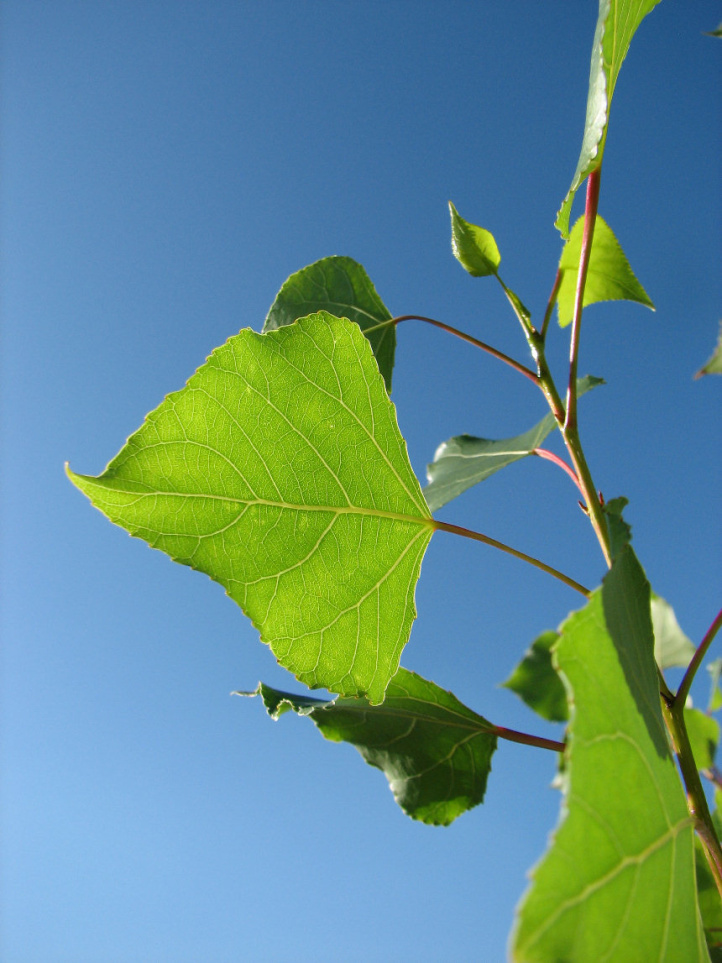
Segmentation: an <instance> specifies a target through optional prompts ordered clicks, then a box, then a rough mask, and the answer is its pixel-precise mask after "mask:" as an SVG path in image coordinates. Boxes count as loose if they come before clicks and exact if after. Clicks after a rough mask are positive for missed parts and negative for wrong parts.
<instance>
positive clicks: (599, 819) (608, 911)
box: [513, 546, 709, 963]
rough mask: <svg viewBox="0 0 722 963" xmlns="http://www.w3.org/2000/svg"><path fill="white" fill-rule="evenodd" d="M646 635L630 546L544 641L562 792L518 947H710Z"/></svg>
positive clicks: (684, 952)
mask: <svg viewBox="0 0 722 963" xmlns="http://www.w3.org/2000/svg"><path fill="white" fill-rule="evenodd" d="M653 647H654V639H653V636H652V624H651V618H650V592H649V584H648V583H647V580H646V579H645V577H644V573H643V571H642V569H641V567H640V565H639V562H638V561H637V559H636V557H635V555H634V553H633V551H632V549H631V546H628V547H626V548H624V549H622V551H621V552H620V554H619V555H618V556H617V558H616V559H615V561H614V563H613V566H612V569H611V571H610V573H609V574H608V575H607V577H606V578H605V580H604V584H603V587H602V589H601V590H597V591H596V592H595V593H594V594H593V595H592V597H591V599H590V601H589V603H588V604H587V605H586V606H585V608H584V609H582V610H581V611H579V612H576V613H574V614H573V615H572V616H571V617H570V618H569V619H568V620H567V622H566V623H565V624H564V625H563V626H562V633H561V639H560V641H559V643H558V644H557V647H556V649H555V656H556V659H557V664H558V668H559V671H560V672H561V673H562V675H563V677H564V680H565V684H566V685H567V686H568V688H569V691H570V694H571V697H572V703H571V704H572V716H571V721H570V724H569V729H568V736H567V747H568V748H567V753H568V755H567V770H566V779H565V786H566V796H565V800H564V807H563V818H562V823H561V825H560V827H559V828H558V829H557V831H556V833H555V836H554V839H553V841H552V843H551V846H550V849H549V851H548V852H547V854H546V855H545V856H544V858H543V860H542V861H541V863H540V864H539V865H538V866H537V867H536V869H535V870H534V871H533V880H532V885H531V888H530V890H529V891H528V892H527V894H526V896H525V897H524V899H523V902H522V905H521V908H520V911H519V916H518V919H517V922H516V925H515V932H514V937H513V958H514V960H516V961H523V963H532V961H535V963H551V961H566V960H569V961H574V963H598V961H600V960H605V961H607V963H639V961H642V960H644V961H646V960H655V961H660V963H661V961H666V963H671V961H679V963H693V961H702V960H708V958H709V957H708V954H707V949H706V945H705V939H704V934H703V931H702V927H701V924H700V919H699V913H698V910H697V902H696V886H695V875H694V874H695V864H694V834H693V820H692V819H691V818H690V815H689V813H688V812H687V808H686V805H685V797H684V791H683V788H682V785H681V783H680V779H679V776H678V773H677V770H676V766H675V763H674V760H673V758H672V756H671V754H670V750H669V744H668V740H667V735H666V732H665V726H664V722H663V719H662V713H661V709H660V703H659V688H658V680H657V669H656V665H655V662H654V655H653Z"/></svg>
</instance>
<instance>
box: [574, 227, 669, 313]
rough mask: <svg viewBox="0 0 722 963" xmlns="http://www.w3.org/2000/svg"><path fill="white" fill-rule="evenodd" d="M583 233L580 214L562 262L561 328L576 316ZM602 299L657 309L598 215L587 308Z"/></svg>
mask: <svg viewBox="0 0 722 963" xmlns="http://www.w3.org/2000/svg"><path fill="white" fill-rule="evenodd" d="M583 233H584V218H583V217H580V218H579V220H578V221H577V223H576V224H575V225H574V227H573V228H572V233H571V235H570V237H569V240H568V241H567V242H566V244H565V245H564V249H563V251H562V256H561V259H560V261H559V270H560V272H561V283H560V285H559V293H558V295H557V310H558V312H559V324H560V326H561V327H562V328H563V327H565V326H566V325H568V324H569V322H570V321H571V320H572V317H573V315H574V297H575V291H576V286H577V271H578V270H579V258H580V257H581V253H582V234H583ZM599 301H636V302H637V304H644V305H645V306H646V307H648V308H651V309H652V310H654V305H653V304H652V302H651V301H650V299H649V296H648V295H647V292H646V291H645V290H644V288H643V287H642V285H641V284H640V283H639V281H638V280H637V278H636V277H635V276H634V272H633V271H632V268H631V267H630V264H629V261H628V260H627V257H626V255H625V253H624V251H623V250H622V248H621V246H620V244H619V241H618V240H617V239H616V237H615V236H614V233H613V232H612V229H611V228H610V227H609V225H608V224H607V222H606V221H605V220H604V219H603V218H601V217H597V220H596V224H595V225H594V240H593V241H592V253H591V255H590V258H589V271H588V274H587V282H586V285H585V287H584V300H583V304H584V307H586V306H587V305H589V304H596V303H597V302H599Z"/></svg>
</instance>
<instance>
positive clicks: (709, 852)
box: [661, 699, 722, 896]
mask: <svg viewBox="0 0 722 963" xmlns="http://www.w3.org/2000/svg"><path fill="white" fill-rule="evenodd" d="M661 701H662V712H663V714H664V718H665V722H666V723H667V728H668V730H669V733H670V735H671V737H672V742H673V744H674V750H675V753H676V755H677V761H678V762H679V768H680V770H681V772H682V778H683V779H684V785H685V789H686V790H687V809H688V810H689V812H690V815H691V816H692V818H693V819H694V821H695V829H696V831H697V835H698V836H699V838H700V840H701V842H702V845H703V847H704V851H705V856H706V857H707V862H708V863H709V868H710V871H711V873H712V875H713V876H714V881H715V883H716V884H717V889H718V891H719V894H720V896H722V847H721V846H720V842H719V839H718V838H717V833H716V832H715V829H714V824H713V822H712V816H711V815H710V811H709V806H708V805H707V797H706V796H705V794H704V788H703V787H702V780H701V779H700V777H699V772H698V771H697V766H696V765H695V761H694V755H693V753H692V746H691V745H690V741H689V736H688V734H687V727H686V725H685V722H684V703H682V702H677V700H676V699H675V701H674V703H673V704H671V705H670V704H669V703H668V702H667V701H666V700H665V699H662V700H661Z"/></svg>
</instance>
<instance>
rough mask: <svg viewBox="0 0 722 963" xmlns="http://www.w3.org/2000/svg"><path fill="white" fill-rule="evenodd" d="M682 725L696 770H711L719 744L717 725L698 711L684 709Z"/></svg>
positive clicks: (709, 717) (710, 717) (714, 720)
mask: <svg viewBox="0 0 722 963" xmlns="http://www.w3.org/2000/svg"><path fill="white" fill-rule="evenodd" d="M684 724H685V728H686V729H687V735H688V736H689V741H690V745H691V746H692V755H693V756H694V761H695V764H696V766H697V768H698V769H711V768H712V766H714V757H715V755H716V754H717V745H718V743H719V723H718V722H717V720H716V719H713V718H712V716H708V715H707V714H706V713H705V712H701V711H700V710H699V709H691V708H688V707H685V710H684Z"/></svg>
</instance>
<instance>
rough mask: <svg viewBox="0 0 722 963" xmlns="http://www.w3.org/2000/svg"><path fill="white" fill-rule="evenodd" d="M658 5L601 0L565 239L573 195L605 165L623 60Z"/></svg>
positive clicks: (561, 223)
mask: <svg viewBox="0 0 722 963" xmlns="http://www.w3.org/2000/svg"><path fill="white" fill-rule="evenodd" d="M658 3H659V0H599V16H598V18H597V28H596V30H595V32H594V41H593V42H592V62H591V66H590V68H589V92H588V94H587V116H586V119H585V122H584V136H583V138H582V149H581V152H580V154H579V160H578V161H577V169H576V170H575V172H574V177H573V178H572V183H571V186H570V188H569V191H568V192H567V196H566V197H565V198H564V201H563V203H562V206H561V209H560V211H559V213H558V214H557V219H556V227H557V228H558V230H559V231H561V234H562V237H567V236H568V232H569V215H570V213H571V209H572V202H573V201H574V195H575V194H576V192H577V190H578V189H579V186H580V184H581V183H582V181H583V180H584V179H585V177H587V175H588V174H590V173H591V172H592V171H594V170H596V169H597V168H598V167H599V166H600V165H601V163H602V155H603V153H604V142H605V140H606V137H607V125H608V123H609V107H610V105H611V103H612V96H613V94H614V87H615V85H616V83H617V76H618V75H619V71H620V69H621V66H622V61H623V60H624V58H625V57H626V56H627V51H628V50H629V44H630V43H631V40H632V37H633V36H634V34H635V33H636V31H637V28H638V27H639V25H640V23H641V22H642V20H644V18H645V17H646V16H647V14H648V13H649V12H650V11H651V10H653V9H654V7H656V6H657V4H658Z"/></svg>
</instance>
